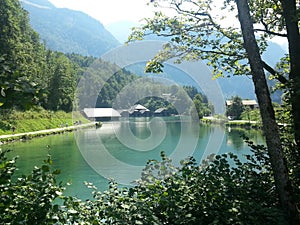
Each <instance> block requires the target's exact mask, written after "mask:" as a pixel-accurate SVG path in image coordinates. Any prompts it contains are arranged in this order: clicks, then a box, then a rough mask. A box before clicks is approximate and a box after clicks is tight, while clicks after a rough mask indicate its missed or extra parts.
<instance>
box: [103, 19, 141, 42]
mask: <svg viewBox="0 0 300 225" xmlns="http://www.w3.org/2000/svg"><path fill="white" fill-rule="evenodd" d="M138 26H139V24H138V23H134V22H131V21H119V22H115V23H111V24H108V25H106V26H105V27H106V29H107V30H108V31H109V32H110V33H112V35H114V37H115V38H116V39H117V40H118V41H119V42H121V43H124V42H126V41H127V39H128V36H129V35H130V33H131V28H133V27H138Z"/></svg>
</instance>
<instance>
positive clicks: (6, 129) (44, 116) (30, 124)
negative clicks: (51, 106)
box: [0, 107, 88, 134]
mask: <svg viewBox="0 0 300 225" xmlns="http://www.w3.org/2000/svg"><path fill="white" fill-rule="evenodd" d="M73 120H74V118H73V115H72V113H66V112H64V111H56V112H54V111H48V110H45V109H43V108H41V107H33V108H31V109H30V110H27V111H17V110H4V109H2V110H0V134H12V133H24V132H30V131H38V130H45V129H51V128H58V127H61V125H63V126H65V125H66V124H68V125H72V123H73ZM76 120H80V121H81V122H82V123H86V122H88V120H87V119H85V118H84V117H83V116H82V115H76ZM12 127H15V130H14V131H13V130H12Z"/></svg>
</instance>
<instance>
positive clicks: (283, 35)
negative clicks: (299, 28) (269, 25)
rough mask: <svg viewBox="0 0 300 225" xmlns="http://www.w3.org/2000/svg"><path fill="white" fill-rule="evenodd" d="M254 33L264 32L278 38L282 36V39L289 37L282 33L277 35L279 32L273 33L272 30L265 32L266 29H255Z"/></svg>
mask: <svg viewBox="0 0 300 225" xmlns="http://www.w3.org/2000/svg"><path fill="white" fill-rule="evenodd" d="M254 31H262V32H265V33H268V34H271V35H276V36H280V37H287V34H281V33H277V32H273V31H270V30H264V29H254Z"/></svg>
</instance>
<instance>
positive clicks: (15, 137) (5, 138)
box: [0, 122, 96, 146]
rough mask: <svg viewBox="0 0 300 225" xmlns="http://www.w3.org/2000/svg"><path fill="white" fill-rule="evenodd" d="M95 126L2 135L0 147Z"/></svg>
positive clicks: (83, 125)
mask: <svg viewBox="0 0 300 225" xmlns="http://www.w3.org/2000/svg"><path fill="white" fill-rule="evenodd" d="M95 125H96V122H91V123H86V124H80V125H73V126H68V127H58V128H52V129H46V130H38V131H30V132H25V133H17V134H4V135H0V146H1V145H4V144H7V143H11V142H14V141H22V140H30V139H32V138H34V137H43V136H48V135H54V134H61V133H64V132H72V131H74V130H77V129H78V128H89V127H93V126H95Z"/></svg>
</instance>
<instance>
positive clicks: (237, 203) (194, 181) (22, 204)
mask: <svg viewBox="0 0 300 225" xmlns="http://www.w3.org/2000/svg"><path fill="white" fill-rule="evenodd" d="M248 144H249V145H250V146H251V148H252V149H253V155H247V156H246V159H245V160H243V161H244V162H242V161H241V160H240V159H238V158H237V156H236V155H234V154H232V153H230V154H224V155H217V156H210V157H209V158H208V159H207V160H205V161H203V162H202V164H201V165H198V163H197V162H196V161H195V159H193V158H189V159H187V160H183V161H182V162H181V165H180V166H179V167H177V166H174V165H173V163H172V162H171V160H170V159H168V158H167V157H166V156H165V154H164V153H162V160H161V161H156V160H151V161H149V162H148V163H147V165H146V167H145V169H144V170H143V173H142V177H141V179H140V180H138V181H136V183H135V186H134V187H131V188H127V187H118V185H117V184H116V183H115V182H114V181H111V182H110V186H109V189H108V190H107V191H104V192H98V191H97V188H96V187H95V186H93V184H91V183H86V185H87V187H88V188H91V189H92V190H93V194H94V198H93V199H91V200H85V201H83V200H80V199H77V198H75V197H68V196H63V194H62V192H63V190H64V187H63V186H62V184H61V183H59V184H57V182H56V175H57V174H59V172H60V171H59V170H53V169H52V168H51V164H52V160H51V158H50V157H49V158H48V159H47V160H45V164H44V165H42V166H41V167H35V168H34V169H33V172H32V173H31V174H30V175H27V176H25V175H23V176H21V177H20V178H13V173H14V171H15V159H12V160H8V159H7V158H6V157H5V153H6V152H5V151H1V152H0V189H1V192H0V198H1V204H0V212H1V214H0V215H1V219H2V220H1V221H2V222H6V223H12V224H19V223H21V224H195V225H196V224H197V225H201V224H205V225H208V224H230V225H231V224H247V225H249V224H272V225H273V224H278V225H283V224H286V221H285V218H284V216H283V213H282V211H281V209H280V207H279V202H278V196H277V194H276V191H275V189H274V180H273V174H272V171H271V167H270V162H269V158H268V157H267V156H266V149H265V147H264V146H260V145H258V146H255V145H253V143H252V142H250V141H248ZM57 198H60V199H62V202H61V204H60V205H57V204H56V203H55V202H53V201H54V200H55V199H57Z"/></svg>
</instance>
